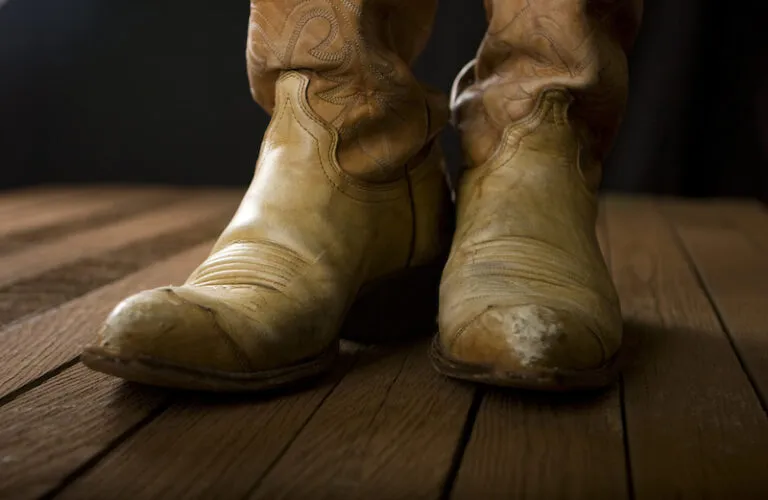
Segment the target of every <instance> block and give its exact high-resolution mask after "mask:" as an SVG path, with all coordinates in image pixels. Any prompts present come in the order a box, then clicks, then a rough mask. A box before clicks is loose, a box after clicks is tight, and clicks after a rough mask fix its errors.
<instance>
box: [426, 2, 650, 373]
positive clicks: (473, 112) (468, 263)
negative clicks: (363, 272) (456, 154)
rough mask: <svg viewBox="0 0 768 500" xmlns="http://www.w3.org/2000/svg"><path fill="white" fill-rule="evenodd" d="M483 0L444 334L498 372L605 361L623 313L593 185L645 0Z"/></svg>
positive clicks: (445, 290) (455, 347) (449, 347)
mask: <svg viewBox="0 0 768 500" xmlns="http://www.w3.org/2000/svg"><path fill="white" fill-rule="evenodd" d="M486 5H487V7H488V9H489V10H488V13H489V17H490V19H489V21H490V26H489V30H488V34H487V35H486V38H485V40H484V42H483V45H482V47H481V48H480V51H479V53H478V59H477V61H476V62H475V63H473V64H471V65H468V66H467V67H466V68H465V69H464V70H463V71H462V73H461V74H460V75H459V77H458V78H457V81H456V83H455V86H454V90H453V92H452V94H453V102H452V111H453V113H454V120H455V122H456V124H457V126H458V127H459V129H460V131H461V133H462V140H463V144H464V150H465V153H466V156H467V161H468V169H467V170H466V171H465V172H464V173H463V176H462V177H461V178H460V180H459V183H458V193H457V229H456V234H455V236H454V240H453V246H452V248H451V253H450V256H449V260H448V263H447V265H446V268H445V271H444V273H443V278H442V282H441V286H440V317H439V330H440V334H439V339H438V340H439V346H440V349H441V351H442V352H443V355H445V356H447V357H448V358H450V359H451V360H452V361H454V362H459V363H463V364H465V365H473V366H483V367H485V368H486V369H487V370H488V372H489V373H490V372H492V373H498V374H500V375H499V376H500V377H504V376H510V377H511V376H519V377H520V379H521V380H522V379H524V378H526V377H528V378H530V377H535V376H536V374H537V373H543V372H551V371H563V372H571V373H572V372H574V371H575V372H578V371H589V370H598V369H600V368H601V367H604V366H606V365H607V364H608V363H609V362H610V361H611V359H612V358H613V357H614V356H615V355H616V353H617V350H618V349H619V347H620V345H621V342H622V319H621V311H620V307H619V301H618V298H617V295H616V291H615V288H614V286H613V283H612V281H611V279H610V276H609V273H608V270H607V268H606V265H605V262H604V260H603V257H602V255H601V252H600V249H599V246H598V243H597V238H596V235H595V222H596V215H597V199H596V192H597V188H598V184H599V182H600V176H601V160H602V156H603V154H604V153H605V151H606V150H607V148H608V146H609V145H610V138H611V137H613V135H614V134H615V132H616V128H617V127H618V125H619V122H620V118H621V115H622V112H623V107H624V101H625V98H626V92H627V75H626V69H627V65H626V56H625V52H624V51H625V49H626V47H628V46H629V45H630V44H631V40H632V38H633V36H634V33H635V32H636V30H637V23H638V22H639V18H640V16H639V10H638V8H637V6H638V5H639V3H638V2H628V1H617V2H609V1H601V2H586V1H575V0H559V1H545V0H543V1H540V2H528V1H525V0H504V1H501V0H499V1H493V2H486ZM501 374H505V375H501ZM500 383H501V382H500Z"/></svg>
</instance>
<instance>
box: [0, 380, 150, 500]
mask: <svg viewBox="0 0 768 500" xmlns="http://www.w3.org/2000/svg"><path fill="white" fill-rule="evenodd" d="M163 400H164V396H163V393H162V392H160V391H153V390H149V389H147V388H139V387H137V386H134V385H129V384H123V383H122V382H121V381H119V380H118V379H116V378H113V377H108V376H106V375H102V374H98V373H96V372H92V371H90V370H88V369H86V368H85V367H84V366H82V365H77V366H75V367H73V368H70V369H68V370H65V371H64V372H63V373H61V374H59V375H58V376H57V377H55V378H53V379H51V380H48V381H47V382H45V383H44V384H42V385H40V386H38V387H36V388H34V389H33V390H31V391H29V392H27V393H26V394H24V395H22V396H21V397H19V398H17V399H15V400H13V401H12V402H11V403H9V404H7V405H5V406H3V407H2V408H0V464H1V465H0V498H8V499H11V498H13V499H14V500H25V499H32V498H39V497H40V496H42V495H43V494H45V493H46V492H48V491H50V490H51V489H53V488H56V487H57V486H58V485H59V484H61V483H62V481H64V480H65V479H66V478H67V476H68V475H69V474H70V473H72V471H73V470H75V469H76V468H77V467H79V466H82V465H83V464H85V463H86V462H87V461H89V460H92V459H94V457H97V456H98V454H99V453H101V452H102V451H103V450H104V449H106V448H108V447H109V446H110V443H112V442H113V441H114V440H115V439H116V438H118V437H119V436H120V435H121V434H123V433H125V432H127V431H129V430H130V429H131V428H133V427H134V426H136V425H137V424H140V423H141V422H142V421H143V420H145V419H146V418H147V417H148V416H150V415H151V414H152V412H153V411H154V410H156V409H157V408H158V407H159V406H160V405H161V404H162V402H163ZM108 498H109V497H108Z"/></svg>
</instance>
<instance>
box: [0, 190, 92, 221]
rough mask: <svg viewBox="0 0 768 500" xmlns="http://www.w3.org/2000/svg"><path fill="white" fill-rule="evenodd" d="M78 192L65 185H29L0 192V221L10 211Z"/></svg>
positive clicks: (25, 208) (27, 207)
mask: <svg viewBox="0 0 768 500" xmlns="http://www.w3.org/2000/svg"><path fill="white" fill-rule="evenodd" d="M73 192H74V193H77V192H79V190H78V189H77V188H75V189H72V188H70V187H67V186H31V187H26V188H21V189H14V190H10V191H2V192H0V221H2V220H4V219H5V218H6V217H7V216H8V215H9V214H10V213H13V212H21V211H25V210H29V209H33V207H36V206H39V205H42V204H45V203H50V202H52V201H54V200H60V199H63V198H68V197H70V196H72V194H73Z"/></svg>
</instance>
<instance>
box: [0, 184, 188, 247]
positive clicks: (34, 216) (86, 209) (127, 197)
mask: <svg viewBox="0 0 768 500" xmlns="http://www.w3.org/2000/svg"><path fill="white" fill-rule="evenodd" d="M181 195H182V192H181V190H173V189H170V188H168V189H156V190H140V191H137V190H135V189H126V190H123V191H116V192H115V191H105V192H96V193H89V194H80V195H72V196H69V197H64V198H57V199H53V200H51V201H50V202H42V203H39V204H37V205H34V206H33V207H32V209H29V210H25V211H24V212H23V213H20V214H15V216H14V217H13V218H10V217H8V218H6V219H5V220H2V221H0V238H2V239H3V241H5V240H6V239H7V238H8V237H9V236H11V235H13V236H15V235H17V234H18V233H22V234H24V233H29V232H37V231H41V230H46V229H47V230H55V229H57V228H58V227H60V226H65V227H66V226H67V225H69V224H72V223H73V222H75V221H81V220H86V221H87V220H88V219H91V218H93V217H97V216H98V215H99V214H101V213H103V212H112V211H115V209H118V208H122V209H123V211H128V209H129V208H130V207H132V206H134V207H137V208H139V209H141V208H142V206H143V205H144V204H145V203H147V202H149V203H152V202H154V201H155V200H156V199H159V200H162V199H163V198H167V200H168V201H167V202H168V203H170V202H172V201H175V200H178V199H179V198H180V196H181Z"/></svg>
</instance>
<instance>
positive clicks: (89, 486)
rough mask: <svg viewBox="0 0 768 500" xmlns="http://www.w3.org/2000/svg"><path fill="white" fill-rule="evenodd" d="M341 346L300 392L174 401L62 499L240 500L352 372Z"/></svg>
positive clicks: (346, 347)
mask: <svg viewBox="0 0 768 500" xmlns="http://www.w3.org/2000/svg"><path fill="white" fill-rule="evenodd" d="M358 350H359V349H358V347H356V346H354V345H351V344H347V343H344V344H343V350H342V352H343V355H342V357H341V359H340V361H339V363H338V364H337V366H336V370H335V371H334V372H333V373H332V374H331V375H330V376H328V377H323V378H322V379H321V380H320V381H318V382H317V383H315V384H313V385H312V386H309V387H299V388H298V389H299V390H297V391H294V392H290V393H286V392H285V391H282V392H276V393H273V394H268V395H260V396H254V397H248V398H243V397H238V396H217V395H199V396H194V395H179V396H176V397H175V398H174V404H172V405H171V406H170V408H169V409H168V410H166V411H165V412H164V413H163V414H162V415H160V416H159V417H158V418H157V419H155V420H153V421H152V422H151V423H150V424H148V425H147V426H146V427H144V428H143V429H141V430H140V431H139V432H137V433H136V434H135V435H134V436H133V437H132V438H131V439H130V440H128V441H126V442H125V443H124V444H123V445H122V446H120V447H118V448H117V449H115V450H114V451H113V452H112V453H110V454H109V455H108V456H107V457H106V458H105V459H104V460H103V461H101V462H99V463H98V464H97V465H96V466H95V467H94V468H92V469H90V470H88V471H87V472H86V473H85V474H84V475H83V476H81V477H79V478H78V479H77V480H76V481H74V482H73V483H72V484H71V485H70V486H69V487H67V488H66V489H64V491H63V492H62V494H61V495H59V496H58V497H57V498H60V499H67V498H72V499H78V500H81V499H82V500H85V499H89V498H92V499H103V498H110V499H115V500H118V499H122V498H125V499H135V498H141V499H147V500H149V499H153V498H157V499H166V498H185V499H193V498H201V499H203V498H244V497H245V496H246V495H247V494H248V492H249V491H250V489H251V488H252V487H253V485H254V483H255V482H256V481H257V480H258V478H259V477H261V476H262V475H263V474H264V472H265V471H266V470H268V469H269V467H270V466H271V464H272V463H273V462H274V461H275V460H276V459H277V458H278V457H279V456H280V455H281V454H282V453H283V452H284V451H285V448H286V447H287V446H288V444H289V443H290V442H291V440H293V439H294V438H295V436H296V434H297V433H298V432H299V431H300V429H301V428H302V427H303V426H304V425H305V424H306V422H307V420H308V419H309V418H310V417H311V416H312V415H313V414H314V412H315V411H316V410H317V408H318V406H319V405H320V404H321V403H322V402H323V400H324V399H325V398H326V397H327V395H328V394H329V393H330V392H331V391H332V390H333V389H334V387H336V384H337V383H338V381H339V379H340V378H341V377H342V376H343V375H344V374H345V373H346V372H347V370H348V369H349V368H350V366H351V365H352V364H353V362H354V360H355V358H356V356H357V354H358Z"/></svg>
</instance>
